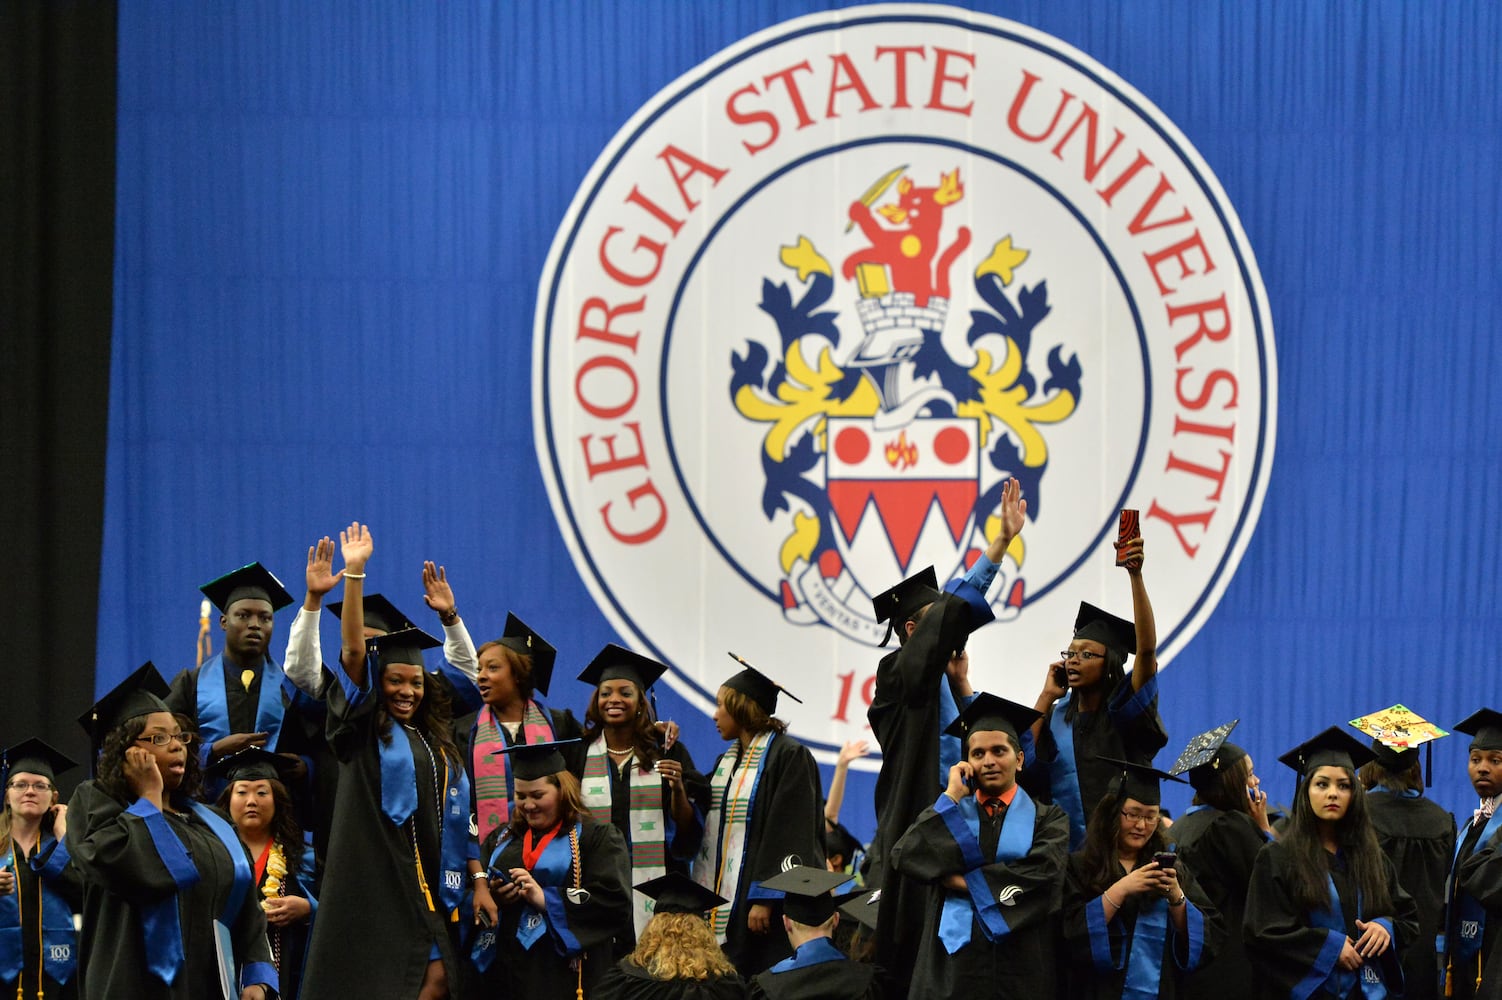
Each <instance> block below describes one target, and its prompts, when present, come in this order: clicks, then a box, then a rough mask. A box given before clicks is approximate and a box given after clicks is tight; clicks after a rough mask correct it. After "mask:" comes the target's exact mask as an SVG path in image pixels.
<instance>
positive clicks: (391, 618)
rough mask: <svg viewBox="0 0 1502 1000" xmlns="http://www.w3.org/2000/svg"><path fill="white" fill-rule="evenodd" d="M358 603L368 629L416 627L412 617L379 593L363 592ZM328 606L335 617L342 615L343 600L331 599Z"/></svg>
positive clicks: (383, 629) (380, 630) (396, 629)
mask: <svg viewBox="0 0 1502 1000" xmlns="http://www.w3.org/2000/svg"><path fill="white" fill-rule="evenodd" d="M360 604H361V611H362V612H363V614H364V616H365V627H366V628H368V629H374V630H375V631H377V632H400V631H401V630H402V629H407V628H415V627H416V626H415V625H414V624H413V621H412V619H410V618H408V617H407V616H406V615H404V614H403V613H402V612H401V611H399V610H398V609H397V606H396V605H395V604H392V603H391V602H390V601H388V600H386V598H385V597H383V596H381V595H380V594H365V595H363V597H362V598H361V601H360ZM328 608H329V611H330V612H331V613H332V614H333V615H334V617H335V618H339V617H342V612H343V611H344V602H343V601H331V602H329V606H328Z"/></svg>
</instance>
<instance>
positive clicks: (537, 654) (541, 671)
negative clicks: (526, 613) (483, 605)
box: [497, 611, 558, 695]
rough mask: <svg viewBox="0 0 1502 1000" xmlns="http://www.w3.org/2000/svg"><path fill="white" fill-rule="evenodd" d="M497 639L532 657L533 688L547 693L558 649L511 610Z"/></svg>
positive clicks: (507, 613) (502, 643) (504, 644)
mask: <svg viewBox="0 0 1502 1000" xmlns="http://www.w3.org/2000/svg"><path fill="white" fill-rule="evenodd" d="M497 641H498V642H499V643H500V644H501V645H502V646H505V647H506V648H507V649H509V650H511V651H512V652H516V653H520V654H521V655H523V656H530V657H532V689H533V690H535V691H538V692H540V693H541V694H544V695H545V694H547V693H548V685H549V684H551V683H552V681H553V663H554V661H555V660H557V659H558V650H556V649H554V648H553V647H552V646H550V645H549V644H548V641H547V640H546V639H544V638H543V637H542V636H540V635H538V634H537V633H536V632H534V631H533V630H532V629H531V628H529V627H528V625H527V623H526V622H524V621H522V620H521V619H520V618H518V617H516V615H514V614H512V613H511V612H509V611H508V612H506V628H505V630H504V631H503V632H501V637H500V639H498V640H497Z"/></svg>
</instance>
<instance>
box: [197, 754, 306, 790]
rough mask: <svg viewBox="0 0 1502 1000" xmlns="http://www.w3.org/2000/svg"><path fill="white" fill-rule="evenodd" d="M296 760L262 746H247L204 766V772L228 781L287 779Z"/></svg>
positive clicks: (282, 780) (283, 780)
mask: <svg viewBox="0 0 1502 1000" xmlns="http://www.w3.org/2000/svg"><path fill="white" fill-rule="evenodd" d="M296 766H297V764H296V762H294V761H290V760H288V759H287V758H285V757H282V756H279V755H277V754H274V753H272V752H271V751H270V750H265V749H263V748H261V747H246V748H245V749H244V750H241V751H239V752H238V753H232V754H229V755H227V756H224V757H220V758H219V759H218V760H216V761H214V763H212V764H210V765H209V766H208V767H206V768H204V773H205V774H207V775H212V776H213V777H216V778H223V779H224V780H225V781H227V782H235V781H271V780H273V779H275V780H277V781H281V782H285V781H286V780H287V775H288V773H289V772H290V771H291V770H292V769H293V768H294V767H296Z"/></svg>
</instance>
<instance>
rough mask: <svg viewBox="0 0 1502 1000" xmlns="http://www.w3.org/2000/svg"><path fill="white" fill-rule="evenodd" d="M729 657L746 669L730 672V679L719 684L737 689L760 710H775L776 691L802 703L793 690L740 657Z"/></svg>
mask: <svg viewBox="0 0 1502 1000" xmlns="http://www.w3.org/2000/svg"><path fill="white" fill-rule="evenodd" d="M730 658H731V659H732V660H734V661H735V662H736V663H739V664H740V665H741V666H743V667H745V668H746V669H744V670H742V671H741V672H740V673H738V674H732V675H731V676H730V679H729V680H727V681H726V682H725V683H724V684H723V685H721V686H722V687H728V688H729V689H730V690H732V691H739V692H740V693H741V694H743V695H745V696H746V697H747V698H750V699H751V700H752V701H754V702H756V704H757V705H759V706H761V710H762V711H763V712H766V713H767V714H768V715H771V714H772V713H774V712H776V711H777V693H778V692H779V691H780V692H782V693H783V694H785V695H787V696H788V697H789V698H791V699H793V700H794V701H796V702H797V703H798V704H800V705H801V704H803V699H802V698H800V697H798V696H797V695H795V694H793V692H791V691H789V690H788V689H787V688H785V687H783V686H782V685H781V684H778V683H777V682H776V681H774V680H772V678H770V677H768V676H767V675H766V674H764V673H762V672H761V671H760V670H757V669H756V668H755V667H753V666H752V665H751V664H750V663H748V662H746V661H745V660H744V659H742V658H741V657H739V656H737V655H735V654H734V653H731V654H730Z"/></svg>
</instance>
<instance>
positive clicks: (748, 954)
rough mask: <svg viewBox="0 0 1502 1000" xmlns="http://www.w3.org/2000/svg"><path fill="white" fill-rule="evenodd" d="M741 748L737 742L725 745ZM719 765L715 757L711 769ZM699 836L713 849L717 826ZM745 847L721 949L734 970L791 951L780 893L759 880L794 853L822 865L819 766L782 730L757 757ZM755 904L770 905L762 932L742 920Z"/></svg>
mask: <svg viewBox="0 0 1502 1000" xmlns="http://www.w3.org/2000/svg"><path fill="white" fill-rule="evenodd" d="M740 752H741V751H740V744H739V742H737V743H735V744H733V745H732V746H731V747H730V749H728V750H726V751H725V753H726V754H739V753H740ZM721 756H722V757H723V756H724V754H721ZM718 769H719V758H716V760H715V768H714V769H713V770H712V771H711V774H713V771H714V770H718ZM712 780H713V779H712V778H711V781H712ZM711 794H713V790H711ZM722 815H723V810H722ZM704 837H705V840H706V848H707V849H708V850H710V851H714V850H715V849H716V845H717V844H718V842H719V838H720V837H721V831H720V830H705V831H704ZM744 849H745V854H744V857H743V858H742V864H741V872H740V880H739V881H738V882H737V883H736V888H735V898H734V899H732V900H731V908H730V920H729V923H728V924H727V925H726V927H725V944H724V950H725V954H726V955H727V956H728V957H729V958H730V961H731V962H732V963H734V965H735V968H736V971H738V972H739V973H740V974H741V975H742V976H754V975H756V974H757V973H758V972H761V971H763V970H765V969H766V968H768V967H769V966H771V965H772V964H773V963H774V962H779V961H781V960H782V959H784V958H787V957H788V956H789V955H791V954H792V953H793V948H792V946H791V945H790V944H788V938H787V933H786V932H784V931H783V929H782V921H781V920H779V919H778V915H777V913H776V912H775V911H776V910H777V906H776V904H777V902H778V900H779V899H780V896H778V895H777V894H775V893H770V892H767V891H766V890H761V889H760V888H759V886H760V884H761V883H762V882H765V881H766V880H767V879H770V878H772V877H773V876H774V875H777V874H779V873H780V872H781V871H782V870H783V862H784V861H785V860H787V859H788V858H790V857H791V858H796V859H797V860H795V861H793V862H792V863H793V864H795V865H797V864H802V865H811V866H813V867H815V868H823V867H824V797H823V788H822V786H821V784H820V781H819V766H818V765H817V764H815V763H814V758H813V755H812V754H810V753H809V752H808V749H807V748H806V747H805V746H804V745H803V744H802V743H799V742H798V741H797V740H795V739H793V738H792V737H791V736H788V735H787V734H786V733H783V734H782V735H780V736H777V737H776V738H775V739H773V740H772V746H771V749H770V750H768V751H767V754H766V757H765V758H764V759H763V760H762V764H761V778H760V780H759V783H758V785H757V790H756V802H755V804H754V805H753V807H752V811H751V817H750V819H749V820H748V826H747V830H746V838H745V843H744ZM722 895H723V894H722ZM756 904H766V905H770V906H772V907H773V910H774V912H773V914H772V928H771V930H769V931H768V932H767V933H766V934H752V933H751V930H750V928H749V927H747V926H746V919H747V917H748V916H749V914H750V911H751V907H752V906H754V905H756Z"/></svg>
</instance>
